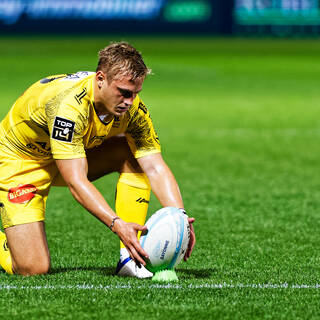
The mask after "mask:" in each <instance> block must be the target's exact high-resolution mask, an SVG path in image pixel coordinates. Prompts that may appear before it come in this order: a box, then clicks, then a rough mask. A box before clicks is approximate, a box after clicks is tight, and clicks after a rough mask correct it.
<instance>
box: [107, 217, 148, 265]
mask: <svg viewBox="0 0 320 320" xmlns="http://www.w3.org/2000/svg"><path fill="white" fill-rule="evenodd" d="M112 231H113V232H115V233H116V234H117V235H118V237H119V238H120V240H121V241H122V242H123V244H124V245H125V247H126V248H127V250H128V252H129V254H130V257H131V258H132V259H133V260H135V261H136V262H138V263H141V264H142V265H144V266H145V265H146V263H145V261H144V259H147V258H149V256H148V254H147V252H146V251H144V250H143V249H142V247H141V246H140V243H139V241H138V238H137V233H138V231H141V232H142V233H144V232H146V231H147V227H146V226H141V225H140V224H137V223H127V222H125V221H123V220H121V219H117V220H116V221H115V224H114V227H113V228H112Z"/></svg>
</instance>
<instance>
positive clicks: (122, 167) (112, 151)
mask: <svg viewBox="0 0 320 320" xmlns="http://www.w3.org/2000/svg"><path fill="white" fill-rule="evenodd" d="M87 160H88V178H89V179H90V180H95V179H97V178H100V177H102V176H104V175H106V174H109V173H111V172H143V171H142V169H141V167H140V166H139V164H138V162H137V160H136V159H135V158H134V156H133V154H132V152H131V150H130V148H129V145H128V142H127V139H126V137H125V136H124V135H118V136H114V137H111V138H109V139H107V140H105V141H104V142H103V143H102V144H101V145H100V146H98V147H96V148H93V149H90V150H88V151H87Z"/></svg>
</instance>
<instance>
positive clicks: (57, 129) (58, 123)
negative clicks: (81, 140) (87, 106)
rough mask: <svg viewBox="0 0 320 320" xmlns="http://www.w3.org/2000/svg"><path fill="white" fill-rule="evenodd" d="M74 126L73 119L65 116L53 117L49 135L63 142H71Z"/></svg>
mask: <svg viewBox="0 0 320 320" xmlns="http://www.w3.org/2000/svg"><path fill="white" fill-rule="evenodd" d="M74 126H75V122H74V121H71V120H68V119H65V118H60V117H55V119H54V123H53V130H52V135H51V137H52V139H55V140H59V141H64V142H72V139H73V132H74Z"/></svg>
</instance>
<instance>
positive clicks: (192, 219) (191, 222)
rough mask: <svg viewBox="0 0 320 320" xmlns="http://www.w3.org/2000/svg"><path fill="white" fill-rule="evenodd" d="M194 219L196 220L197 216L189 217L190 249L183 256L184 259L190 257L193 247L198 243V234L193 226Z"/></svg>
mask: <svg viewBox="0 0 320 320" xmlns="http://www.w3.org/2000/svg"><path fill="white" fill-rule="evenodd" d="M194 221H195V218H188V222H189V226H190V240H189V244H188V249H187V251H186V253H185V255H184V257H183V259H184V261H187V260H188V259H189V258H190V256H191V252H192V250H193V247H194V245H195V244H196V235H195V233H194V228H193V223H194Z"/></svg>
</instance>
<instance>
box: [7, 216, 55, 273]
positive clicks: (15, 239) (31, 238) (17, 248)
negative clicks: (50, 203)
mask: <svg viewBox="0 0 320 320" xmlns="http://www.w3.org/2000/svg"><path fill="white" fill-rule="evenodd" d="M5 233H6V236H7V241H8V246H9V249H10V254H11V257H12V262H13V269H14V272H15V273H17V274H22V275H35V274H44V273H47V272H48V271H49V269H50V254H49V249H48V243H47V238H46V232H45V226H44V222H43V221H38V222H32V223H26V224H20V225H16V226H12V227H9V228H6V229H5Z"/></svg>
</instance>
